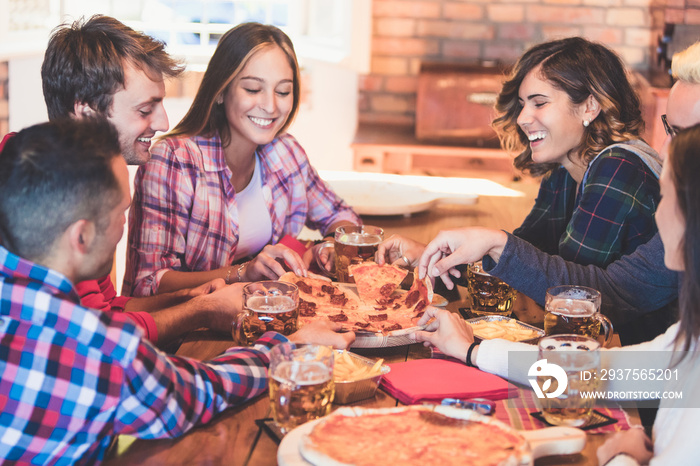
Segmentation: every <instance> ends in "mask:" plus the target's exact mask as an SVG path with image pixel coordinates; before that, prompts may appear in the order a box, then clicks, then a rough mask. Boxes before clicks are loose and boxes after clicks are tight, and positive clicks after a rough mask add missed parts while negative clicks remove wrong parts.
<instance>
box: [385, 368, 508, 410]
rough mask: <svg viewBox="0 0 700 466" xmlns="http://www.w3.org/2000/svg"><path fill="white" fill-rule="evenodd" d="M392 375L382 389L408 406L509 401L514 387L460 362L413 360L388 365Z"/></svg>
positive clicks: (386, 379) (389, 374) (386, 377)
mask: <svg viewBox="0 0 700 466" xmlns="http://www.w3.org/2000/svg"><path fill="white" fill-rule="evenodd" d="M389 367H391V371H390V372H389V373H388V374H386V375H385V376H384V378H383V379H382V388H384V390H386V392H387V393H389V394H390V395H392V396H394V397H396V398H397V399H398V400H399V401H400V402H402V403H404V404H407V405H410V404H416V403H420V402H423V401H432V402H438V403H439V402H440V401H442V399H443V398H461V399H466V398H488V399H490V400H501V399H503V398H508V390H509V389H512V390H514V391H515V390H516V387H515V386H513V385H511V384H509V383H508V382H507V381H506V380H504V379H502V378H500V377H498V376H497V375H493V374H489V373H486V372H483V371H480V370H479V369H477V368H475V367H469V366H467V365H465V364H462V363H460V362H453V361H446V360H443V359H416V360H414V361H407V362H400V363H396V364H389Z"/></svg>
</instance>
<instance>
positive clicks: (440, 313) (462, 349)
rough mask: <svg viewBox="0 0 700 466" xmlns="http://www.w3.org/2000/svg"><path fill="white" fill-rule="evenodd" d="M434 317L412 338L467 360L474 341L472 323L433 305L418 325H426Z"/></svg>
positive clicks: (449, 354)
mask: <svg viewBox="0 0 700 466" xmlns="http://www.w3.org/2000/svg"><path fill="white" fill-rule="evenodd" d="M433 318H434V320H433V321H432V322H430V323H429V324H428V325H427V326H426V327H425V330H420V331H418V332H414V333H413V334H411V338H413V339H414V340H415V341H422V342H423V344H424V345H425V346H434V347H436V348H437V349H439V350H440V351H441V352H442V353H444V354H446V355H448V356H452V357H453V358H457V359H459V360H460V361H464V360H466V357H467V350H468V349H469V345H471V344H472V343H474V332H473V331H472V327H471V325H469V324H467V323H466V322H465V321H464V319H462V318H461V317H459V315H457V314H455V313H453V312H450V311H447V310H445V309H438V308H436V307H432V306H428V307H427V308H426V310H425V314H423V316H422V317H421V318H420V320H419V321H418V325H425V324H426V323H428V321H430V320H431V319H433ZM475 357H476V354H473V356H472V358H475Z"/></svg>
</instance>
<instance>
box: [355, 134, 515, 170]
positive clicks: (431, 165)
mask: <svg viewBox="0 0 700 466" xmlns="http://www.w3.org/2000/svg"><path fill="white" fill-rule="evenodd" d="M352 150H353V168H354V169H355V170H356V171H369V172H380V173H398V174H408V173H428V174H441V175H443V176H446V175H449V174H450V172H454V173H455V174H457V175H458V176H463V175H464V173H465V172H474V173H475V174H476V175H477V176H478V175H479V174H480V173H484V172H499V173H501V174H507V175H508V176H509V177H515V175H516V172H515V169H514V168H513V159H512V158H511V157H510V156H509V155H508V154H506V153H505V152H504V151H502V150H500V149H488V148H479V147H466V146H462V145H458V144H435V143H426V142H422V141H419V140H418V139H416V137H415V134H414V129H413V127H412V126H403V125H379V124H373V125H370V124H360V126H359V128H358V130H357V134H356V136H355V140H354V141H353V143H352Z"/></svg>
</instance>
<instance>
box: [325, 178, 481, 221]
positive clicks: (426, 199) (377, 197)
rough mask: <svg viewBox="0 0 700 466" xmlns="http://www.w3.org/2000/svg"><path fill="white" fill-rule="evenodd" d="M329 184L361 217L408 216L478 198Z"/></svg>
mask: <svg viewBox="0 0 700 466" xmlns="http://www.w3.org/2000/svg"><path fill="white" fill-rule="evenodd" d="M328 183H329V184H330V185H331V187H332V188H333V190H334V191H335V192H336V194H338V196H340V197H342V198H343V199H344V200H345V202H347V203H348V204H350V206H352V208H353V209H354V210H355V212H357V213H358V214H360V215H406V214H412V213H414V212H421V211H424V210H428V209H430V208H431V207H433V206H435V205H437V204H439V203H447V204H462V205H471V204H475V203H476V202H477V199H478V198H479V196H478V195H477V194H473V193H464V194H455V193H440V192H433V191H428V190H426V189H423V188H421V187H419V186H412V185H409V184H400V183H392V182H387V181H378V180H328Z"/></svg>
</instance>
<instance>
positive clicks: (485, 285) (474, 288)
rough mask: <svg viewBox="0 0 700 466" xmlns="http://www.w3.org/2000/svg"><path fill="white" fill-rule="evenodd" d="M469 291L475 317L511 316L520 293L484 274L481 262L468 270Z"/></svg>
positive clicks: (470, 266) (472, 265)
mask: <svg viewBox="0 0 700 466" xmlns="http://www.w3.org/2000/svg"><path fill="white" fill-rule="evenodd" d="M467 291H468V292H469V297H470V298H471V303H472V305H471V312H472V314H474V315H475V316H487V315H501V316H507V315H510V313H511V309H513V302H514V301H515V297H516V296H517V295H518V292H517V291H516V290H515V289H513V288H512V287H511V286H510V285H508V284H507V283H506V282H504V281H502V280H499V279H498V278H496V277H494V276H491V275H489V274H488V273H486V272H484V269H483V267H482V265H481V261H479V262H475V263H473V264H469V267H468V268H467Z"/></svg>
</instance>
